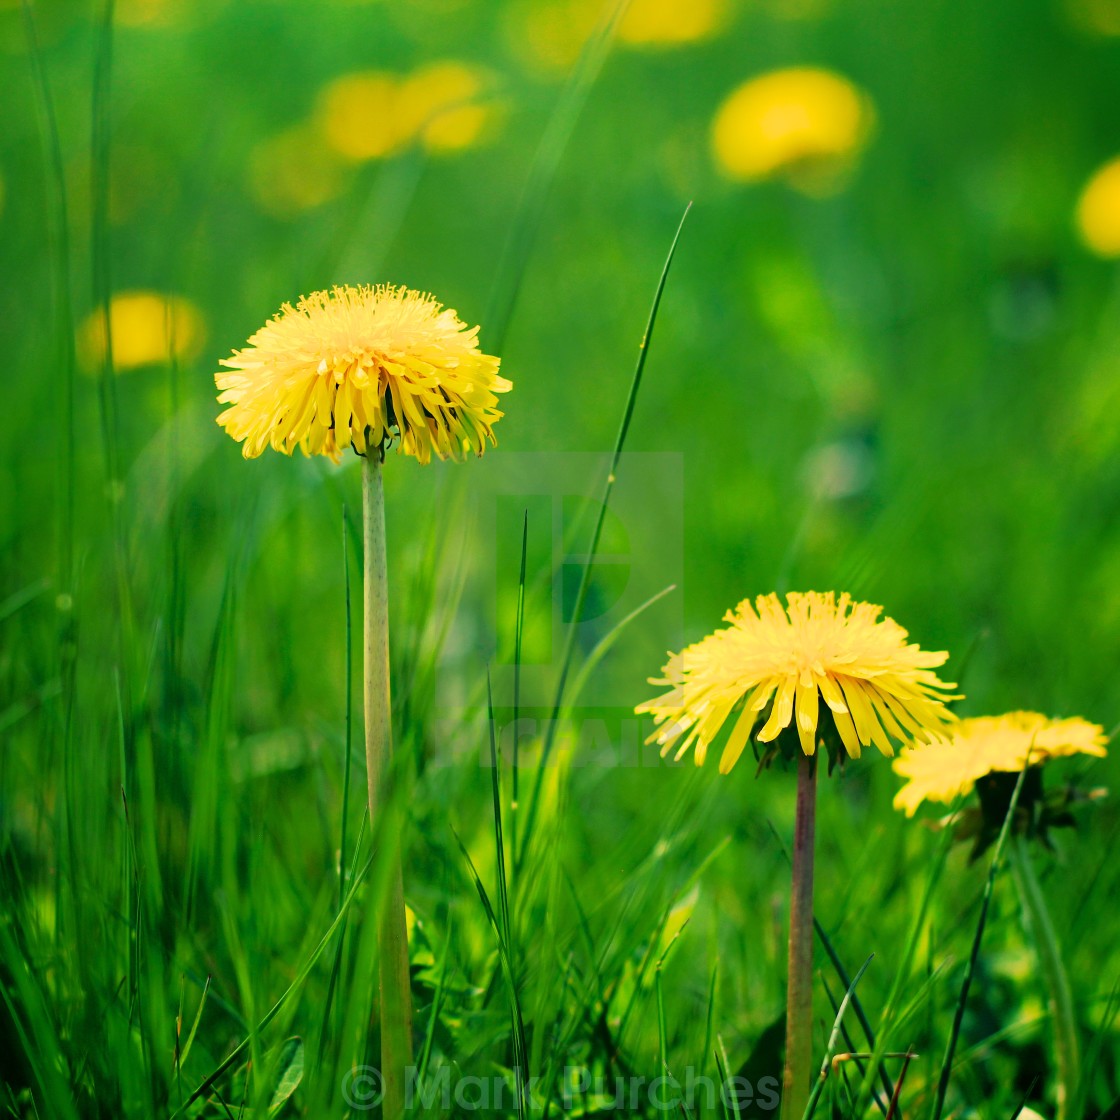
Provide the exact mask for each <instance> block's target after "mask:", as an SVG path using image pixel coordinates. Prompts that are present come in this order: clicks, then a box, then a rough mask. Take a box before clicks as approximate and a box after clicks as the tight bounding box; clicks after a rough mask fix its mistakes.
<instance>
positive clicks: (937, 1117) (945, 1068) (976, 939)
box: [930, 756, 1030, 1120]
mask: <svg viewBox="0 0 1120 1120" xmlns="http://www.w3.org/2000/svg"><path fill="white" fill-rule="evenodd" d="M1029 762H1030V758H1029V756H1028V758H1027V762H1026V763H1025V764H1024V766H1023V769H1022V770H1021V771H1019V780H1018V781H1017V782H1016V783H1015V790H1014V792H1013V793H1012V794H1011V802H1010V804H1009V805H1008V806H1007V815H1006V816H1005V817H1004V818H1003V827H1002V828H1001V829H1000V830H999V839H998V840H997V841H996V849H995V852H994V853H993V854H992V864H991V867H990V868H989V869H988V881H987V882H986V883H985V885H984V896H983V899H982V901H981V903H980V917H979V919H978V921H977V923H976V933H975V934H974V936H973V938H972V952H971V953H970V954H969V957H968V964H967V965H966V966H965V970H964V979H963V980H962V981H961V991H960V995H959V996H958V998H957V1009H956V1012H955V1013H954V1015H953V1025H952V1028H951V1029H950V1031H949V1041H948V1042H947V1043H946V1045H945V1057H944V1058H943V1059H942V1062H941V1075H940V1076H939V1077H938V1079H937V1095H936V1096H935V1097H934V1101H933V1108H932V1109H931V1110H930V1116H931V1117H932V1120H941V1113H942V1111H943V1110H944V1108H945V1094H946V1093H947V1092H948V1089H949V1078H950V1076H951V1075H952V1072H953V1054H954V1053H955V1051H956V1049H957V1039H958V1038H959V1037H960V1033H961V1023H962V1022H963V1021H964V1009H965V1006H966V1004H967V1003H968V990H969V988H970V987H971V986H972V977H973V975H974V973H975V971H976V962H977V961H978V960H979V959H980V944H981V942H982V941H983V938H984V927H985V925H986V924H987V921H988V907H989V905H990V904H991V901H992V892H993V890H994V888H995V882H996V876H997V875H998V874H999V869H1000V863H1001V861H1002V859H1003V849H1004V846H1005V845H1006V844H1007V838H1008V836H1009V835H1010V834H1011V822H1012V820H1013V819H1014V817H1015V810H1016V808H1017V807H1018V805H1019V794H1020V793H1021V792H1022V789H1023V782H1024V781H1025V779H1026V776H1027V769H1028V765H1029Z"/></svg>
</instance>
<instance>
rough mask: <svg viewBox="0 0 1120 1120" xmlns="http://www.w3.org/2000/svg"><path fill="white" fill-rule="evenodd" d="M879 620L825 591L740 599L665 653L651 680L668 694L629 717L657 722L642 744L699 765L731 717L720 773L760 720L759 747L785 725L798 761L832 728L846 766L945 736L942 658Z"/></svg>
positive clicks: (876, 610)
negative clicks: (868, 752) (702, 632)
mask: <svg viewBox="0 0 1120 1120" xmlns="http://www.w3.org/2000/svg"><path fill="white" fill-rule="evenodd" d="M881 613H882V608H881V607H877V606H873V605H872V604H870V603H860V602H855V601H853V600H852V598H851V597H850V596H849V595H847V594H843V595H840V596H839V597H837V596H836V595H835V593H833V592H831V591H829V592H824V593H822V592H816V591H809V592H805V593H798V592H791V593H790V594H789V595H788V596H787V598H786V604H785V605H784V606H783V605H782V603H781V601H780V600H779V598H778V596H777V595H762V596H759V597H758V598H757V599H756V600H755V602H754V603H753V604H752V603H751V601H750V600H749V599H744V600H743V601H742V602H741V603H740V604H739V605H738V606H737V607H736V608H735V609H734V610H732V611H729V612H728V613H727V614H726V615H725V616H724V620H725V621H726V622H727V623H728V624H729V625H728V626H727V627H725V628H724V629H722V630H717V631H716V632H715V633H714V634H710V635H709V636H708V637H706V638H704V639H703V640H701V641H699V642H697V643H696V644H695V645H691V646H689V647H688V648H687V649H685V650H684V651H683V652H682V653H679V654H676V655H672V656H670V659H669V662H668V664H667V665H666V666H665V669H664V676H663V677H660V678H653V679H651V681H650V683H651V684H657V685H663V686H666V687H667V688H668V689H669V691H668V692H666V693H664V694H663V695H661V696H659V697H656V698H655V699H653V700H647V701H646V702H645V703H643V704H640V705H638V707H637V709H636V711H637V712H638V713H649V714H651V715H652V716H653V718H654V722H655V723H656V724H657V727H658V730H657V731H656V732H655V733H654V735H653V736H651V737H650V739H649V741H650V742H654V741H656V742H658V743H659V744H660V745H661V753H662V755H665V754H668V753H669V752H670V751H675V757H676V758H678V759H679V758H681V757H683V756H684V754H685V753H686V752H687V751H688V750H689V748H693V747H694V748H695V755H694V757H695V759H696V764H697V765H698V766H699V765H702V764H703V762H704V759H705V758H706V757H707V753H708V748H709V746H710V745H711V743H712V741H713V740H714V739H715V738H716V736H717V734H718V733H719V732H720V730H721V728H722V727H723V726H724V724H726V723H728V722H729V721H730V720H731V717H732V715H733V713H737V715H736V716H735V719H734V722H733V724H732V728H731V732H730V734H729V736H728V738H727V742H726V745H725V746H724V749H723V754H722V757H721V759H720V764H719V768H720V772H721V773H724V774H726V773H727V772H728V771H730V770H731V768H732V767H733V766H734V765H735V763H736V762H738V760H739V756H740V755H741V754H742V753H743V749H744V747H745V746H746V744H747V741H748V739H749V737H750V734H751V731H752V730H753V729H754V726H755V724H756V722H757V721H758V720H759V719H764V720H765V722H764V724H763V726H762V729H761V730H760V731H759V732H758V734H757V739H758V740H759V742H762V743H771V742H773V741H774V740H776V739H778V737H779V736H780V735H781V734H782V732H783V731H785V729H786V728H788V727H790V725H791V724H793V725H794V726H796V728H797V735H798V738H799V742H800V749H801V750H802V751H803V752H804V753H805V754H807V755H812V754H814V753H815V751H816V749H817V744H818V742H819V741H820V739H821V738H822V737H823V736H826V735H828V736H829V737H831V730H832V728H835V732H836V735H838V736H839V741H840V745H841V746H842V748H843V751H844V752H845V753H846V754H847V756H849V757H851V758H858V757H859V755H860V751H861V749H862V748H863V747H865V746H869V745H871V744H874V745H875V746H876V747H878V749H879V750H880V751H881V752H882V753H883V754H885V755H893V754H894V746H893V743H892V740H895V741H898V742H900V743H909V742H912V741H913V740H921V741H929V740H932V739H933V738H935V737H936V736H938V735H941V734H943V733H944V729H945V728H946V727H947V726H948V725H949V724H950V722H951V721H952V720H953V719H954V718H955V717H954V716H953V715H952V713H951V712H950V711H949V709H948V708H946V707H945V702H946V701H947V700H951V699H955V698H956V697H953V696H951V695H949V692H950V690H951V689H952V688H953V687H955V686H953V685H952V684H946V683H945V682H944V681H942V680H941V679H940V678H938V676H937V675H936V674H935V673H934V672H933V670H934V669H935V668H936V667H937V666H939V665H942V664H944V662H945V661H946V660H947V658H948V654H947V653H929V652H926V651H924V650H922V649H920V648H919V647H918V646H917V645H915V644H913V643H910V642H908V641H907V633H906V631H905V630H904V629H903V628H902V627H901V626H899V625H898V623H897V622H895V621H894V620H893V619H890V618H881V617H880V615H881ZM821 698H823V699H824V704H825V715H826V721H827V722H826V721H822V718H821V714H822V713H821V707H820V700H821ZM829 723H831V725H832V727H829Z"/></svg>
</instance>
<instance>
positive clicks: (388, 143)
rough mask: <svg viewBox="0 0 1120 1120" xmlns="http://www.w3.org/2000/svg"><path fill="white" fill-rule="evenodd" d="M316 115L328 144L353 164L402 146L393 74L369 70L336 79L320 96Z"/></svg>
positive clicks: (377, 156) (386, 153) (384, 154)
mask: <svg viewBox="0 0 1120 1120" xmlns="http://www.w3.org/2000/svg"><path fill="white" fill-rule="evenodd" d="M319 112H320V120H321V122H322V129H323V135H324V136H325V137H326V140H327V143H328V144H329V145H330V146H331V147H332V148H333V149H334V150H335V151H336V152H338V154H339V155H341V156H343V157H345V158H346V159H349V160H353V161H355V162H356V163H361V162H363V161H365V160H370V159H380V158H381V157H383V156H387V155H389V154H390V153H391V152H393V151H394V150H395V149H396V148H397V147H398V146H399V145H400V143H401V140H402V137H401V131H400V128H399V126H398V122H397V79H396V78H395V77H394V76H393V75H392V74H386V73H382V72H381V71H376V70H369V71H364V72H362V73H357V74H344V75H342V77H340V78H335V80H334V81H332V82H331V83H330V84H329V85H328V86H326V88H325V89H324V90H323V92H322V94H321V95H320V99H319Z"/></svg>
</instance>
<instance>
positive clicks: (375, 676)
mask: <svg viewBox="0 0 1120 1120" xmlns="http://www.w3.org/2000/svg"><path fill="white" fill-rule="evenodd" d="M362 483H363V486H362V490H363V505H364V512H365V518H364V523H365V561H364V572H363V574H364V590H365V719H366V767H367V773H368V776H369V815H370V820H371V822H376V821H377V819H378V813H379V811H380V810H381V809H382V808H383V807H384V806H385V805H386V804H387V803H388V797H387V790H386V789H385V788H384V787H385V786H386V784H387V779H388V777H389V765H390V759H391V756H392V750H393V723H392V708H391V707H390V700H389V587H388V578H387V562H386V558H385V495H384V491H383V489H382V485H381V459H380V456H379V454H378V453H377V451H376V450H373V449H371V451H370V453H369V454H367V455H366V457H365V459H364V460H363V466H362ZM390 853H391V854H390ZM383 855H384V856H385V857H386V858H390V859H391V860H392V867H390V869H389V876H388V894H387V896H386V899H385V903H384V907H383V909H382V912H381V924H380V926H379V928H378V933H377V943H378V970H379V974H380V975H379V977H378V979H379V986H380V992H381V1077H382V1080H383V1085H384V1096H383V1109H384V1112H383V1115H384V1116H385V1117H386V1118H389V1117H392V1118H393V1120H397V1117H400V1116H403V1115H404V1102H405V1078H406V1076H407V1069H408V1067H409V1066H410V1065H411V1064H412V990H411V985H410V982H409V969H408V930H407V927H406V924H405V914H404V883H403V877H402V874H401V859H400V849H399V847H397V846H395V845H393V843H392V841H391V840H390V841H389V843H388V845H387V846H386V849H385V852H384V853H383Z"/></svg>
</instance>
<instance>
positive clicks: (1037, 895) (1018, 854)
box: [1010, 836, 1081, 1120]
mask: <svg viewBox="0 0 1120 1120" xmlns="http://www.w3.org/2000/svg"><path fill="white" fill-rule="evenodd" d="M1010 853H1011V859H1010V862H1011V869H1012V872H1013V873H1014V876H1015V884H1016V886H1017V887H1018V888H1019V899H1020V901H1021V903H1022V906H1023V915H1024V917H1025V919H1026V926H1027V932H1028V934H1029V935H1030V937H1031V938H1032V940H1033V941H1034V947H1035V953H1036V954H1037V956H1038V963H1039V966H1040V968H1041V970H1042V975H1043V978H1044V979H1045V981H1046V986H1047V989H1048V996H1049V1003H1050V1018H1051V1020H1052V1022H1053V1025H1054V1054H1055V1058H1056V1063H1057V1067H1058V1085H1057V1094H1056V1098H1057V1105H1058V1111H1057V1120H1080V1117H1078V1116H1076V1115H1075V1114H1074V1110H1075V1108H1076V1104H1075V1102H1076V1101H1077V1099H1078V1092H1077V1088H1078V1081H1079V1078H1080V1064H1081V1061H1080V1053H1079V1047H1078V1042H1077V1020H1076V1019H1075V1018H1074V1014H1073V997H1072V995H1071V994H1070V988H1069V978H1068V976H1067V975H1066V970H1065V967H1064V966H1063V964H1062V951H1061V947H1060V946H1059V944H1058V938H1057V935H1056V934H1055V932H1054V925H1053V923H1052V922H1051V921H1050V912H1049V910H1048V909H1047V906H1046V896H1045V895H1044V894H1043V891H1042V887H1041V885H1040V884H1039V881H1038V878H1037V876H1036V875H1035V872H1034V865H1033V864H1032V863H1031V854H1030V852H1029V851H1028V848H1027V838H1026V837H1025V836H1016V837H1014V839H1013V841H1012V843H1011V845H1010Z"/></svg>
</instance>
